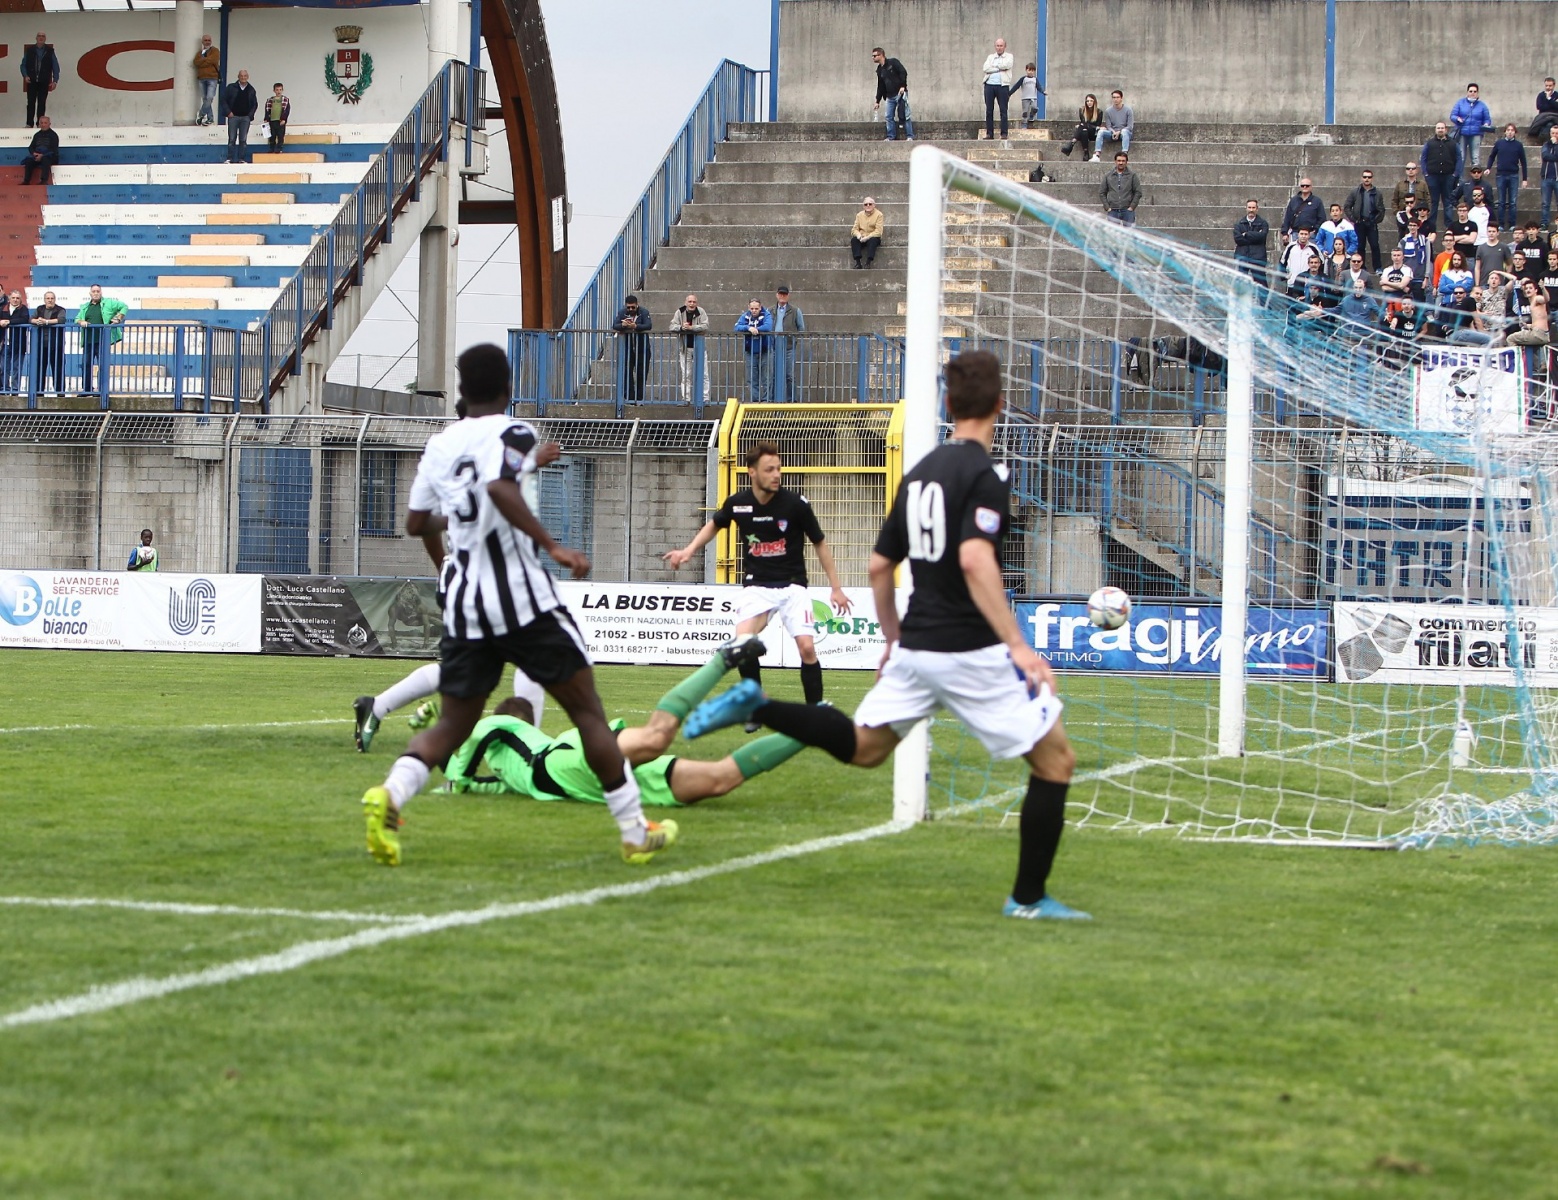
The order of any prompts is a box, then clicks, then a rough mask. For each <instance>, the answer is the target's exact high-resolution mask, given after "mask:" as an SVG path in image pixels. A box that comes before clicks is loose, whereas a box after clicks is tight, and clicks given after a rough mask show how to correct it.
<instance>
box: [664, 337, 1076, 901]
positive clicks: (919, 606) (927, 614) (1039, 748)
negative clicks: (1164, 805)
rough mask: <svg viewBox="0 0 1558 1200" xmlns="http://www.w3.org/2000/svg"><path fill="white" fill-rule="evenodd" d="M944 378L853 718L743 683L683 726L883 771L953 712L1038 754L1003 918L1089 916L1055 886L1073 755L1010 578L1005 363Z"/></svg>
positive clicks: (881, 596)
mask: <svg viewBox="0 0 1558 1200" xmlns="http://www.w3.org/2000/svg"><path fill="white" fill-rule="evenodd" d="M946 379H947V411H948V412H949V413H950V414H951V415H952V420H953V428H952V437H951V439H950V440H949V441H947V442H946V443H945V444H944V445H942V446H939V447H937V448H936V449H935V450H932V451H931V452H930V453H929V454H927V455H926V456H925V457H924V458H923V459H922V460H921V461H920V463H919V464H918V465H917V466H916V467H915V468H914V469H913V470H912V471H910V472H909V473H908V475H906V476H905V477H904V480H903V483H902V485H901V486H900V487H899V489H898V495H897V498H896V499H895V500H894V502H893V509H892V512H891V513H890V514H889V515H888V518H887V521H886V523H885V524H884V525H883V526H882V532H881V534H880V535H879V536H878V537H877V541H876V549H875V550H874V551H873V552H872V554H871V592H872V595H873V596H874V598H875V600H876V613H877V619H878V620H879V621H880V622H881V623H882V634H883V636H884V637H885V638H886V639H887V650H886V653H885V654H884V655H883V657H882V666H881V668H880V670H879V672H878V675H877V682H876V683H875V685H874V686H873V687H872V688H871V690H870V691H869V692H868V693H867V694H866V697H865V699H864V700H862V701H861V703H860V708H859V710H858V711H857V712H856V713H855V720H854V721H853V722H851V721H850V719H849V718H848V717H846V716H844V714H843V713H841V712H838V711H837V710H836V709H831V708H821V707H818V708H811V707H807V706H806V705H802V704H787V703H785V702H783V701H779V700H770V699H768V697H766V696H765V695H763V690H762V688H760V687H758V686H757V685H756V684H754V683H752V682H750V681H748V680H743V681H742V682H741V683H738V684H737V685H736V686H735V687H733V688H731V689H730V690H729V691H728V692H726V693H725V694H724V695H722V696H717V697H715V698H714V699H713V700H708V701H705V702H704V703H703V704H702V705H701V706H699V707H698V708H697V709H695V710H694V711H693V713H692V715H691V716H689V717H688V718H687V724H686V734H687V736H688V737H689V738H694V737H699V736H701V735H702V734H704V733H707V732H709V731H710V730H713V729H720V728H722V727H724V726H726V725H733V724H735V723H736V722H738V721H746V720H749V719H752V718H756V719H757V720H758V721H761V722H762V723H763V724H764V725H767V726H768V727H769V728H771V729H774V730H777V731H778V732H780V733H786V734H789V735H790V736H791V737H793V738H795V739H797V740H798V741H802V742H805V743H806V744H807V745H809V746H818V747H821V748H822V749H824V750H826V751H827V752H828V753H829V754H831V755H833V757H834V758H836V759H838V760H839V761H840V762H845V763H853V764H854V765H855V766H857V767H876V766H880V765H881V764H882V763H883V762H885V761H886V760H887V756H888V755H889V754H891V753H892V751H893V747H894V746H896V745H897V744H898V742H899V740H900V739H901V738H902V737H903V736H904V735H905V734H907V733H908V732H909V730H910V729H911V728H913V726H914V725H915V723H916V722H918V721H921V720H924V719H925V718H926V717H928V716H930V715H931V714H932V713H933V712H935V711H936V710H937V709H941V708H945V709H948V710H950V711H951V712H952V714H953V715H954V716H956V717H957V718H958V719H959V720H960V721H962V722H963V724H964V725H966V726H967V727H968V729H969V731H970V732H972V733H973V734H974V736H975V737H977V738H978V739H979V740H980V742H981V743H983V745H984V747H985V749H986V750H988V751H989V752H990V755H991V757H993V758H1017V757H1019V756H1021V757H1023V758H1026V759H1027V760H1028V768H1029V771H1030V772H1031V774H1030V776H1029V779H1028V794H1027V796H1026V798H1025V799H1024V800H1023V806H1022V821H1021V824H1020V830H1021V847H1020V849H1019V851H1018V857H1017V882H1016V883H1015V885H1014V886H1013V887H1012V894H1011V896H1010V897H1009V898H1008V899H1007V901H1006V905H1005V913H1006V915H1007V916H1010V917H1022V918H1026V919H1029V920H1034V919H1047V920H1086V919H1087V914H1086V913H1082V912H1078V911H1077V910H1076V909H1074V908H1069V907H1067V906H1066V905H1064V904H1062V903H1061V902H1060V901H1059V900H1056V899H1055V898H1054V897H1053V896H1050V895H1049V894H1048V893H1047V892H1046V891H1045V887H1046V884H1047V882H1048V879H1049V872H1050V867H1051V865H1052V864H1053V863H1054V860H1055V851H1056V849H1057V848H1058V847H1059V845H1060V835H1061V831H1062V830H1063V829H1064V828H1065V807H1066V789H1067V788H1068V787H1069V786H1070V783H1071V772H1072V769H1073V768H1074V766H1075V764H1076V756H1075V754H1073V753H1072V750H1071V743H1070V742H1069V741H1068V740H1067V738H1066V731H1065V728H1064V727H1063V726H1062V725H1061V721H1060V709H1061V703H1060V699H1059V697H1058V696H1057V695H1056V691H1055V676H1054V674H1053V672H1051V670H1050V667H1049V664H1048V663H1047V662H1045V661H1044V659H1043V658H1041V657H1040V656H1039V654H1038V653H1037V652H1036V651H1034V649H1033V648H1032V647H1031V646H1029V645H1028V643H1027V642H1026V641H1025V640H1024V639H1023V636H1022V632H1021V630H1020V629H1019V628H1018V626H1017V618H1016V617H1015V616H1014V615H1013V613H1012V610H1011V607H1010V606H1009V605H1008V604H1007V602H1006V592H1005V589H1004V588H1003V587H1002V585H1001V557H1000V542H1001V535H1002V534H1003V533H1004V532H1005V531H1006V526H1007V519H1008V505H1009V498H1010V492H1011V487H1010V484H1009V483H1008V482H1007V479H1006V473H1005V471H1004V469H1002V468H1001V467H998V466H997V465H996V464H995V463H994V462H992V461H991V458H990V447H991V445H992V443H993V441H994V438H995V423H996V419H997V417H998V416H999V414H1000V411H1001V405H1002V402H1003V397H1002V395H1001V364H1000V361H999V360H998V359H997V358H996V357H995V355H993V354H990V353H987V352H985V351H982V350H975V351H971V352H969V353H967V354H962V355H959V356H958V357H957V358H954V359H952V361H951V362H949V363H948V364H947V374H946ZM906 558H907V559H908V560H909V569H910V572H911V573H912V576H913V580H914V591H913V593H912V595H911V596H910V598H909V610H908V612H907V613H905V614H904V617H903V621H902V627H901V628H900V625H899V620H898V609H897V606H896V604H895V603H894V597H893V572H894V569H895V568H896V567H897V565H898V564H899V563H900V562H902V561H903V560H904V559H906Z"/></svg>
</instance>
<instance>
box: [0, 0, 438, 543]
mask: <svg viewBox="0 0 1558 1200" xmlns="http://www.w3.org/2000/svg"><path fill="white" fill-rule="evenodd" d="M466 12H467V10H466V9H465V8H464V6H462V9H461V14H462V18H461V19H462V21H463V20H464V19H465V16H466ZM337 25H360V26H362V30H363V33H362V39H361V41H360V42H359V43H358V45H359V47H360V48H361V49H362V50H363V51H364V52H365V53H367V54H369V55H371V56H372V57H373V82H372V83H371V84H370V85H369V87H368V90H367V91H366V92H364V93H363V96H362V101H361V103H359V104H353V105H347V104H342V103H341V102H340V101H339V100H338V99H337V98H336V97H335V96H334V95H333V94H332V93H331V91H330V89H329V87H328V86H327V85H326V83H325V57H326V56H327V55H333V54H334V53H335V47H336V38H335V32H334V31H335V27H336V26H337ZM173 29H174V14H173V12H172V10H171V9H170V10H167V11H159V12H138V13H127V12H92V13H23V14H3V15H0V62H3V63H4V65H5V72H4V76H5V86H4V88H3V90H4V92H5V96H4V98H3V99H0V106H4V107H3V111H4V112H5V114H6V116H5V117H3V118H0V125H15V126H20V125H21V123H22V118H23V116H24V115H25V111H26V104H27V100H26V95H25V93H23V91H22V89H21V78H20V70H21V66H20V63H21V56H22V52H23V50H25V49H26V47H27V46H28V45H30V44H31V43H32V41H33V39H34V37H36V36H37V34H38V33H39V32H40V31H41V32H42V33H45V34H47V35H48V40H49V41H50V42H51V43H52V44H53V46H54V51H55V53H56V54H57V55H58V56H59V60H60V82H59V88H58V89H57V90H56V91H55V92H54V94H53V95H51V96H50V97H49V106H48V107H49V115H50V116H51V117H53V118H54V123H55V126H56V127H57V128H58V129H59V130H60V133H61V140H62V141H63V142H64V144H65V145H66V147H68V146H69V144H70V135H69V132H68V130H69V128H70V127H71V126H81V125H166V124H168V123H169V118H170V115H171V105H172V96H173V75H174V72H176V71H189V72H193V71H194V67H193V66H192V65H191V64H190V61H189V60H190V59H192V58H193V57H194V54H195V51H196V49H198V45H196V46H189V47H187V48H186V47H183V46H176V47H175V46H174V45H173V41H174V33H173ZM204 32H206V33H209V34H210V35H211V40H212V41H213V42H214V43H216V44H218V45H220V42H221V18H220V14H219V13H217V12H215V11H208V12H207V13H206V14H205V27H204ZM148 42H149V43H157V44H158V45H157V46H156V47H155V48H150V49H147V48H144V46H145V43H148ZM162 43H166V46H164V45H162ZM132 47H140V48H132ZM224 67H225V68H226V75H227V78H228V80H229V81H232V80H234V79H236V78H237V76H238V70H239V68H244V69H245V70H247V71H248V72H249V80H250V82H251V83H253V84H254V87H255V90H256V91H257V92H259V93H260V94H261V95H268V94H269V93H270V86H271V84H273V83H275V82H276V81H278V80H280V81H281V82H282V83H284V84H285V85H286V88H287V95H288V96H289V97H291V100H292V120H293V122H294V123H295V124H299V125H314V124H322V123H331V122H338V121H350V122H378V121H400V120H401V119H403V118H404V117H405V115H406V113H407V112H409V111H410V109H411V106H412V104H414V103H415V102H416V99H417V97H418V96H420V95H421V94H422V91H423V89H425V88H426V87H427V83H428V74H427V30H426V27H425V25H424V22H423V12H422V7H421V6H420V5H417V6H406V7H398V8H373V9H343V10H312V9H304V8H289V9H276V10H273V9H239V10H236V11H235V12H234V13H233V14H232V16H231V18H230V19H229V22H228V51H227V55H226V62H225V63H224ZM188 115H189V116H190V117H193V116H194V114H193V113H190V114H188ZM212 136H213V139H214V138H215V136H216V135H215V134H214V133H213V135H212ZM67 155H68V150H67ZM67 161H68V158H67ZM126 553H128V551H126Z"/></svg>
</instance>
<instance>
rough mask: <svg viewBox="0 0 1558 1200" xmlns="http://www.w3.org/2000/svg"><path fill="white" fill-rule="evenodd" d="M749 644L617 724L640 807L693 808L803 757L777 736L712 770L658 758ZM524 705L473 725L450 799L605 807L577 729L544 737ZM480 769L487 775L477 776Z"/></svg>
mask: <svg viewBox="0 0 1558 1200" xmlns="http://www.w3.org/2000/svg"><path fill="white" fill-rule="evenodd" d="M763 651H764V647H763V643H762V642H761V641H759V640H758V639H757V638H756V637H747V638H743V639H741V640H738V641H735V642H731V643H729V644H727V645H725V646H722V647H720V649H719V650H718V651H717V652H716V653H715V655H714V657H713V658H711V659H710V660H709V661H708V662H707V663H705V664H704V665H703V666H701V667H699V668H698V670H696V671H695V672H693V673H692V674H691V675H689V676H688V677H687V678H686V679H684V680H682V682H681V683H679V684H677V685H676V686H675V687H674V688H672V689H671V690H670V691H669V692H667V693H666V694H665V695H664V696H662V697H661V698H660V701H659V703H658V704H656V705H655V711H654V712H653V713H652V714H650V718H649V720H648V722H646V723H645V724H643V725H637V726H634V727H633V728H631V729H629V728H626V724H627V723H626V722H625V721H621V720H616V721H613V722H612V723H611V727H612V728H613V729H614V730H616V732H617V745H618V746H619V747H620V748H621V750H622V756H623V757H624V758H625V759H627V761H628V763H629V765H631V766H632V768H633V775H634V777H635V778H636V779H637V781H638V787H639V791H640V793H641V795H642V800H643V803H644V805H645V806H646V807H662V808H665V807H676V806H681V805H687V804H696V803H697V802H698V801H700V800H707V799H709V798H710V797H713V796H723V795H725V794H726V793H728V792H731V791H734V790H735V789H736V788H738V787H740V786H741V785H742V784H743V783H745V782H746V781H747V780H749V779H751V778H753V777H754V776H756V775H760V774H762V773H763V772H765V771H771V770H773V769H774V768H775V767H777V766H779V765H780V764H781V763H784V762H786V761H787V760H789V759H790V758H792V757H794V756H795V755H796V754H798V753H799V752H800V751H802V750H804V749H805V746H804V745H802V743H800V742H798V741H796V740H795V739H794V738H791V737H785V736H784V735H783V734H773V735H770V736H768V737H763V738H756V739H754V740H753V741H750V742H748V743H746V744H745V745H744V746H741V747H740V748H739V749H737V750H736V752H735V753H734V754H731V755H727V756H726V757H725V758H722V759H720V760H719V761H718V762H705V761H701V760H697V759H687V758H679V757H677V756H676V755H673V754H667V753H665V751H666V749H667V748H668V747H669V746H670V744H671V742H672V740H673V739H675V737H676V732H677V730H678V729H679V728H680V727H681V723H682V718H684V717H685V716H686V715H687V714H688V713H689V712H690V711H692V709H693V708H694V707H696V706H697V704H698V703H699V702H700V701H701V700H702V699H703V698H704V697H705V696H707V695H708V694H709V692H711V691H712V690H713V689H714V687H715V686H716V685H717V684H718V683H719V681H720V678H721V677H722V676H723V675H724V674H725V672H727V671H729V670H732V669H734V668H736V667H739V666H740V665H741V664H742V663H743V662H745V661H747V660H748V659H751V660H752V661H756V660H757V659H759V658H761V657H762V655H763ZM531 719H532V712H531V708H530V704H529V702H528V701H527V700H525V699H523V698H521V697H517V696H511V697H509V698H508V699H506V700H504V701H503V702H502V703H501V704H499V705H498V707H497V708H496V709H495V710H494V713H493V715H492V716H490V717H487V718H485V719H483V720H481V721H479V722H478V723H477V725H476V728H475V729H474V730H473V731H472V733H471V736H470V737H469V738H468V739H466V741H465V742H464V744H463V745H461V747H460V748H459V749H458V750H456V751H455V752H454V755H453V756H452V757H451V758H450V760H449V765H448V766H447V767H446V768H445V769H444V775H445V778H446V780H447V786H448V788H449V790H450V791H453V792H487V793H500V792H501V793H510V792H513V793H518V794H521V795H526V796H533V797H535V798H536V799H537V800H583V801H586V802H591V803H596V804H604V803H605V802H606V794H605V792H604V790H603V789H602V788H601V783H600V780H599V779H598V778H596V776H595V773H594V772H593V771H591V770H590V767H589V764H588V763H587V762H585V760H584V750H583V748H582V746H581V745H580V742H579V732H578V730H576V729H569V730H566V731H565V732H564V733H563V734H561V735H560V736H558V737H555V738H552V737H548V736H547V735H546V734H544V733H542V732H541V730H539V729H537V728H536V727H535V726H534V725H533V724H531ZM483 761H485V763H486V767H487V770H486V772H482V771H481V767H482V763H483Z"/></svg>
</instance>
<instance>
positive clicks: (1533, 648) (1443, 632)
mask: <svg viewBox="0 0 1558 1200" xmlns="http://www.w3.org/2000/svg"><path fill="white" fill-rule="evenodd" d="M1334 619H1335V640H1336V678H1337V681H1338V682H1340V683H1361V682H1364V681H1367V682H1369V683H1443V684H1450V685H1458V684H1466V685H1482V684H1491V685H1493V686H1496V687H1512V686H1514V685H1515V684H1516V682H1517V681H1518V678H1519V676H1523V677H1524V681H1525V682H1526V683H1527V684H1529V685H1530V686H1532V687H1553V686H1555V685H1558V609H1555V608H1517V609H1515V610H1514V612H1513V613H1511V612H1510V610H1508V609H1506V608H1503V607H1502V606H1498V605H1479V604H1358V603H1352V602H1349V601H1341V602H1338V603H1337V604H1336V605H1335V612H1334ZM1517 667H1518V668H1519V670H1518V671H1517Z"/></svg>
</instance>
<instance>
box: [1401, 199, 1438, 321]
mask: <svg viewBox="0 0 1558 1200" xmlns="http://www.w3.org/2000/svg"><path fill="white" fill-rule="evenodd" d="M1399 249H1400V251H1401V257H1402V258H1403V259H1405V260H1406V264H1407V266H1408V267H1409V268H1410V269H1411V271H1412V298H1413V299H1414V300H1419V301H1420V300H1422V299H1423V297H1424V296H1425V295H1426V294H1427V292H1428V273H1429V272H1430V271H1431V270H1432V269H1433V262H1434V246H1433V241H1432V239H1431V238H1430V237H1429V236H1428V235H1427V234H1426V233H1424V232H1423V230H1422V226H1420V225H1419V224H1418V222H1417V219H1416V218H1415V217H1414V218H1413V219H1412V220H1411V221H1410V222H1409V223H1408V225H1407V235H1406V237H1404V238H1402V239H1401V245H1400V247H1399Z"/></svg>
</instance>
